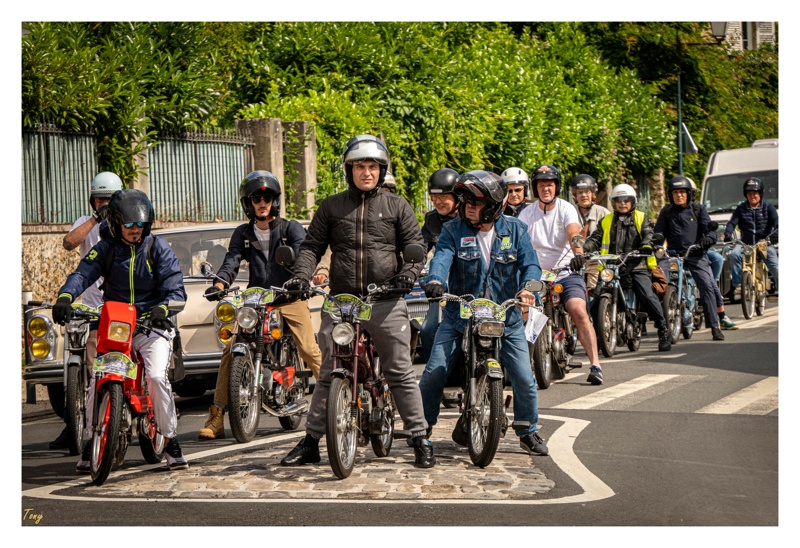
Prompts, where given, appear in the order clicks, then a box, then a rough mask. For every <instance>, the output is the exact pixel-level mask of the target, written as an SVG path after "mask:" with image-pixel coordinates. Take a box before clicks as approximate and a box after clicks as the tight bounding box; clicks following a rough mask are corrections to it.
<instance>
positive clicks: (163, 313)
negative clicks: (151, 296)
mask: <svg viewBox="0 0 800 548" xmlns="http://www.w3.org/2000/svg"><path fill="white" fill-rule="evenodd" d="M150 325H151V326H152V327H155V328H156V329H162V330H165V331H166V330H167V329H169V328H170V327H172V322H171V321H169V319H168V318H167V308H166V307H165V306H164V305H163V304H160V305H158V306H154V307H153V308H151V309H150Z"/></svg>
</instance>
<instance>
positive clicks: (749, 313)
mask: <svg viewBox="0 0 800 548" xmlns="http://www.w3.org/2000/svg"><path fill="white" fill-rule="evenodd" d="M755 309H756V291H755V284H754V283H753V274H752V273H750V272H749V271H745V272H742V314H743V315H744V317H745V319H746V320H749V319H750V318H752V317H753V314H754V313H755Z"/></svg>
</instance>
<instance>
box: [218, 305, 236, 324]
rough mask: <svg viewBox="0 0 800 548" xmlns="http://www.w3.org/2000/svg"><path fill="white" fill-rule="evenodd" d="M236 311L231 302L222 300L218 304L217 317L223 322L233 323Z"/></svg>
mask: <svg viewBox="0 0 800 548" xmlns="http://www.w3.org/2000/svg"><path fill="white" fill-rule="evenodd" d="M235 313H236V311H235V310H234V308H233V305H232V304H231V303H229V302H221V303H219V304H218V305H217V310H216V314H217V319H218V320H219V321H221V322H222V323H231V322H232V321H233V317H234V315H235Z"/></svg>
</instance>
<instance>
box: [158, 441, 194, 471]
mask: <svg viewBox="0 0 800 548" xmlns="http://www.w3.org/2000/svg"><path fill="white" fill-rule="evenodd" d="M164 455H165V456H166V457H167V466H169V469H170V470H186V469H187V468H189V463H188V462H186V459H185V458H184V456H183V451H181V446H180V444H178V439H177V438H172V439H171V440H169V443H168V444H167V447H166V449H164Z"/></svg>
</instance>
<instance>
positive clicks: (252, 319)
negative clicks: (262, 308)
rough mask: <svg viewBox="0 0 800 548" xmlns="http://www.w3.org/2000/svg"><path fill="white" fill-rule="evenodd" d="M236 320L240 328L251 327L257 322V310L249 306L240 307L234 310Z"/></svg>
mask: <svg viewBox="0 0 800 548" xmlns="http://www.w3.org/2000/svg"><path fill="white" fill-rule="evenodd" d="M236 321H237V322H239V325H240V326H241V327H242V329H253V328H254V327H255V326H256V324H257V323H258V312H256V309H255V308H250V307H249V306H246V307H243V308H240V309H239V310H238V311H237V312H236Z"/></svg>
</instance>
